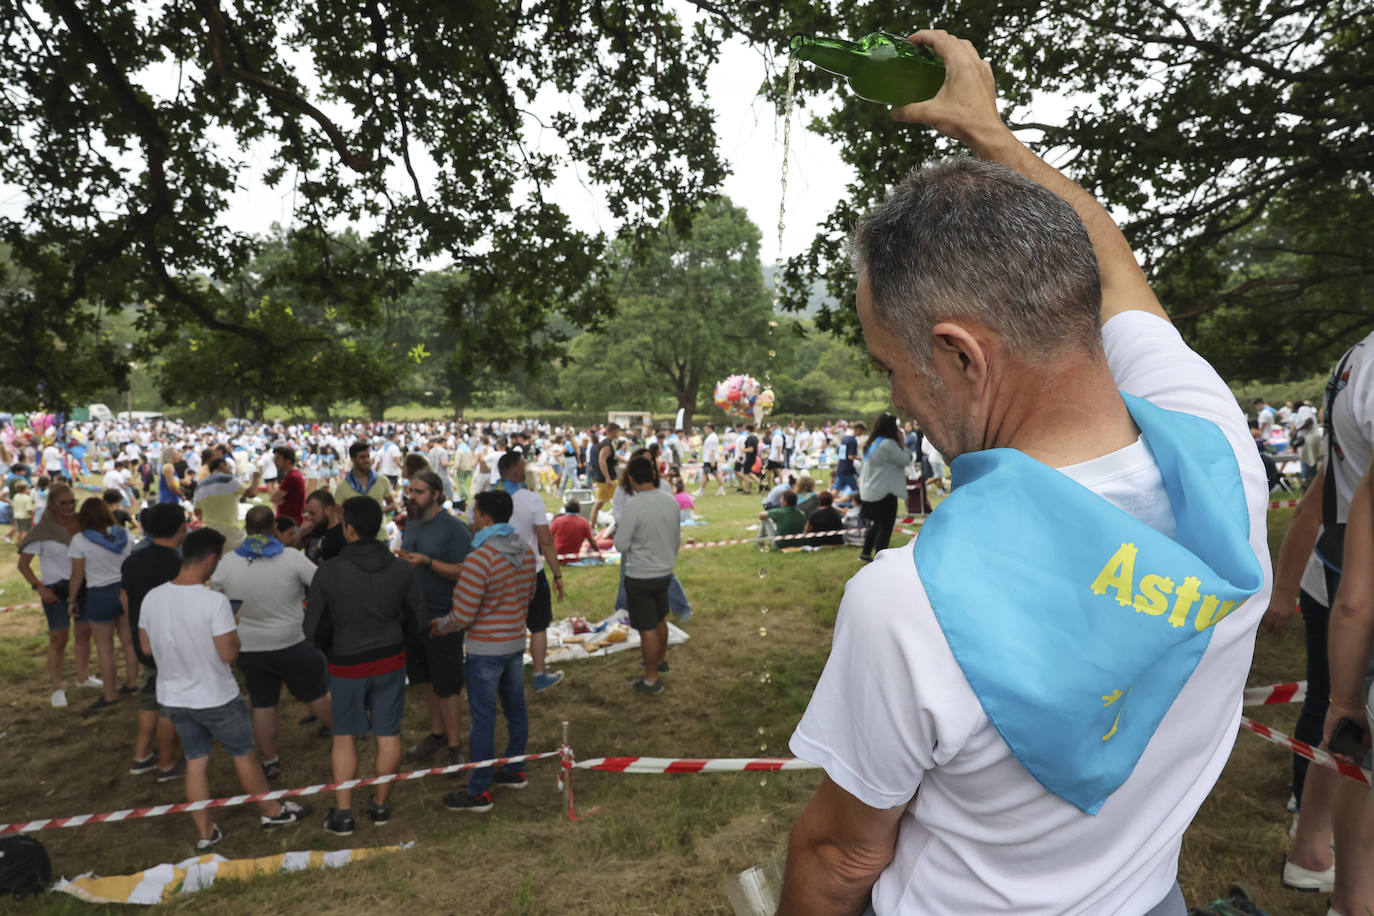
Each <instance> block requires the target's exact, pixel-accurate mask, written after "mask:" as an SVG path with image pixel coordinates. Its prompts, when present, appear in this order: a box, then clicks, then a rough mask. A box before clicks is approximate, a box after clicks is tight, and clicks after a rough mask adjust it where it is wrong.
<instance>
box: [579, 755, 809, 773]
mask: <svg viewBox="0 0 1374 916" xmlns="http://www.w3.org/2000/svg"><path fill="white" fill-rule="evenodd" d="M572 766H573V768H574V769H578V770H600V771H602V772H606V773H772V772H777V771H779V770H816V769H820V768H819V767H818V766H816V764H814V763H807V762H806V761H805V760H798V759H797V758H795V757H719V758H714V759H703V758H692V757H593V758H592V759H590V760H580V761H578V762H577V763H574V764H573V765H572Z"/></svg>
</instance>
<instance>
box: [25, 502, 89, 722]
mask: <svg viewBox="0 0 1374 916" xmlns="http://www.w3.org/2000/svg"><path fill="white" fill-rule="evenodd" d="M80 530H81V528H80V525H79V524H78V523H77V521H76V496H75V495H74V494H73V493H72V491H71V490H70V489H69V488H68V487H67V485H66V484H62V483H57V484H53V485H52V487H50V488H49V492H48V508H47V510H46V511H45V512H44V513H43V515H42V517H40V518H39V520H38V521H37V522H35V523H34V526H33V528H32V529H30V530H29V533H28V534H27V535H25V537H24V538H23V539H22V540H21V541H20V542H19V574H20V575H21V576H23V577H24V579H25V581H27V582H28V583H29V587H30V588H31V589H33V590H34V592H35V593H36V594H37V595H38V600H39V601H41V602H42V603H43V615H44V616H45V617H46V618H47V621H48V680H49V681H50V682H51V686H52V705H54V706H66V705H67V692H66V690H64V689H63V687H62V656H63V654H64V652H65V650H66V648H67V633H68V630H69V629H70V630H71V631H72V634H73V636H74V637H75V643H74V645H73V647H72V658H73V661H74V662H75V664H76V683H77V686H78V687H99V686H100V685H101V682H100V681H99V679H97V678H92V677H91V670H90V669H91V625H90V624H89V623H86V622H85V621H84V620H77V622H76V626H74V627H73V626H72V618H71V614H70V613H69V612H68V610H67V608H68V606H69V602H68V597H69V595H68V591H69V590H68V583H69V579H70V578H71V574H72V561H71V558H70V557H68V556H67V548H68V545H69V544H70V543H71V539H72V537H73V536H74V535H76V534H77V533H78V532H79V531H80ZM34 558H37V559H38V571H37V572H35V571H34V570H33V561H34ZM76 600H77V606H78V608H81V607H84V606H85V601H86V591H85V589H84V588H80V589H78V591H77V596H76Z"/></svg>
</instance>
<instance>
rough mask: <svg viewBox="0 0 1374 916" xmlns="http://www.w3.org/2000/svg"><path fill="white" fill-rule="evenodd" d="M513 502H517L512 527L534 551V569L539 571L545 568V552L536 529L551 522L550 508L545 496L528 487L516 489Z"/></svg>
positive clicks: (512, 514)
mask: <svg viewBox="0 0 1374 916" xmlns="http://www.w3.org/2000/svg"><path fill="white" fill-rule="evenodd" d="M511 502H513V503H514V504H515V511H513V512H512V513H511V517H510V523H511V527H513V528H514V529H515V533H516V534H518V535H520V540H522V541H524V542H525V545H526V546H527V547H529V549H530V550H532V551H534V571H535V572H539V570H541V569H543V568H544V554H543V553H541V552H540V550H539V538H538V537H537V536H536V535H535V533H534V529H535V526H537V525H544V526H547V525H548V524H549V513H548V510H546V509H545V508H544V500H543V498H542V497H541V496H540V495H539V494H538V493H536V492H534V491H533V490H531V489H529V488H528V487H522V488H521V489H519V490H516V491H515V493H514V494H512V495H511Z"/></svg>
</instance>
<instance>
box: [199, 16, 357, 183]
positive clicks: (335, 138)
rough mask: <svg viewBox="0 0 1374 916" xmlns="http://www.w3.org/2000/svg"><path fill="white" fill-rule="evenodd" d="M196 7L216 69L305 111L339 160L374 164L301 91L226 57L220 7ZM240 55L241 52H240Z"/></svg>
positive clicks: (225, 23) (226, 26)
mask: <svg viewBox="0 0 1374 916" xmlns="http://www.w3.org/2000/svg"><path fill="white" fill-rule="evenodd" d="M195 4H196V9H198V10H199V11H200V13H201V16H202V17H203V18H204V19H205V24H206V25H207V26H209V28H210V57H211V59H212V60H213V61H214V64H215V69H216V70H218V71H220V73H222V74H224V75H225V76H226V77H229V78H232V79H234V80H237V81H238V82H240V83H243V84H244V85H246V86H248V87H250V88H252V89H256V90H258V91H259V92H261V93H262V94H263V95H266V96H268V97H269V98H273V99H276V100H277V101H278V102H281V103H282V104H283V105H285V106H286V107H287V108H290V109H293V110H295V111H296V112H299V113H300V114H304V115H306V116H307V117H309V118H310V119H312V120H313V121H314V122H315V123H316V124H318V125H319V126H320V129H321V130H323V131H324V132H325V134H326V135H327V136H328V137H329V139H330V142H332V143H333V144H334V149H335V150H336V151H337V152H338V154H339V160H340V161H341V162H343V164H344V165H346V166H348V167H349V168H351V169H352V170H353V171H355V172H360V173H364V174H365V173H367V172H370V171H372V170H373V169H375V168H377V166H378V160H377V159H376V158H375V157H373V156H370V155H367V154H365V153H354V152H353V151H352V150H350V149H349V146H348V138H347V137H345V136H344V133H343V131H342V130H340V129H339V127H338V125H336V124H335V123H334V122H333V121H331V120H330V119H329V117H328V116H327V115H325V113H324V112H322V111H320V110H319V109H318V108H316V107H315V106H314V105H312V104H310V103H309V102H308V101H306V100H305V99H303V98H302V97H301V96H300V95H298V94H297V93H295V92H292V91H291V90H289V89H286V88H284V87H282V86H278V85H277V84H276V83H274V82H272V81H271V80H269V79H267V78H266V77H264V76H262V75H261V74H258V73H253V72H252V71H250V70H247V69H245V68H244V67H241V66H238V65H237V64H234V63H232V62H231V61H230V60H229V55H228V52H227V49H226V47H225V45H226V43H227V41H228V39H229V24H228V20H227V19H226V18H225V16H224V13H223V11H221V10H220V8H219V5H218V4H217V3H216V2H214V0H195ZM240 57H242V55H241V54H240Z"/></svg>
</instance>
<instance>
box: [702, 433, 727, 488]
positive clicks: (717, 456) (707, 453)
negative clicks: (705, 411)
mask: <svg viewBox="0 0 1374 916" xmlns="http://www.w3.org/2000/svg"><path fill="white" fill-rule="evenodd" d="M720 460H721V453H720V436H718V435H716V427H715V425H714V424H712V423H707V424H706V439H705V440H704V441H703V442H702V443H701V486H700V487H699V488H697V493H696V495H697V496H700V495H701V494H702V491H703V490H705V489H706V481H708V480H710V479H711V478H712V477H714V478H715V479H716V495H717V496H724V495H725V480H724V478H722V477H721V474H720V469H719V468H718V467H717V464H718V463H719V462H720Z"/></svg>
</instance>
